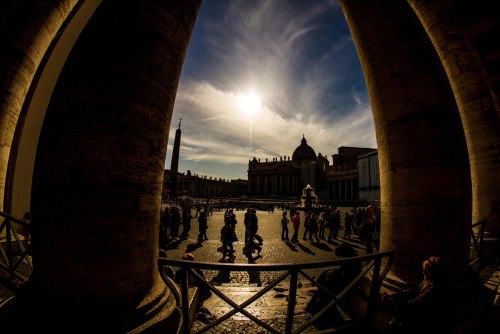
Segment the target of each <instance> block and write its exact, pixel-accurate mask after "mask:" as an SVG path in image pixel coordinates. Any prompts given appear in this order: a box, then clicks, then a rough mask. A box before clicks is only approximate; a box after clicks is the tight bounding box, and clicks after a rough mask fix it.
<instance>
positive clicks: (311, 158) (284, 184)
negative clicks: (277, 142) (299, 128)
mask: <svg viewBox="0 0 500 334" xmlns="http://www.w3.org/2000/svg"><path fill="white" fill-rule="evenodd" d="M328 165H329V162H328V159H327V158H326V157H325V156H323V155H321V153H319V154H318V155H316V152H314V149H313V148H312V147H311V146H309V145H308V144H307V140H306V138H305V137H304V136H303V137H302V140H301V143H300V145H299V146H298V147H297V148H296V149H295V150H294V152H293V154H292V157H291V158H290V156H283V157H276V158H272V160H271V161H269V160H268V159H266V160H265V161H261V160H260V159H257V158H255V157H254V158H253V159H252V160H250V161H249V162H248V195H249V196H264V197H268V196H273V197H276V196H277V197H294V198H298V197H299V196H300V195H302V190H303V189H304V187H305V186H306V185H307V184H310V185H311V186H312V187H313V188H315V189H316V191H317V192H318V191H321V189H323V188H324V189H326V188H325V187H326V178H325V170H326V168H327V167H328Z"/></svg>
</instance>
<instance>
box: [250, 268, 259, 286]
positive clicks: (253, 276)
mask: <svg viewBox="0 0 500 334" xmlns="http://www.w3.org/2000/svg"><path fill="white" fill-rule="evenodd" d="M247 273H248V283H250V284H257V286H262V281H261V279H260V271H255V270H253V271H247Z"/></svg>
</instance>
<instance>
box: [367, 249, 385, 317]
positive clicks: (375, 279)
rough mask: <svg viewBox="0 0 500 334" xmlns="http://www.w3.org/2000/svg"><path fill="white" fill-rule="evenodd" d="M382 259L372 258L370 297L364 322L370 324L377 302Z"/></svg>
mask: <svg viewBox="0 0 500 334" xmlns="http://www.w3.org/2000/svg"><path fill="white" fill-rule="evenodd" d="M381 261H382V259H381V258H380V257H375V258H373V275H372V284H371V286H370V297H369V298H368V306H367V309H366V315H365V317H366V320H367V321H369V322H371V321H372V320H373V315H374V311H375V304H376V303H377V300H378V292H379V287H380V282H379V281H380V265H381Z"/></svg>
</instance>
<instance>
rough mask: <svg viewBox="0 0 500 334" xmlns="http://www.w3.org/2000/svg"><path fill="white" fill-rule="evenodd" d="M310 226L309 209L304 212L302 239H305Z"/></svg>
mask: <svg viewBox="0 0 500 334" xmlns="http://www.w3.org/2000/svg"><path fill="white" fill-rule="evenodd" d="M310 227H311V211H307V212H306V216H305V217H304V236H303V238H302V239H304V240H307V234H308V233H309V228H310Z"/></svg>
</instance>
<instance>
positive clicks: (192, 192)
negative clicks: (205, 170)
mask: <svg viewBox="0 0 500 334" xmlns="http://www.w3.org/2000/svg"><path fill="white" fill-rule="evenodd" d="M172 179H173V178H172V177H171V171H170V170H168V169H166V170H165V171H164V189H167V184H166V182H168V180H172ZM175 179H176V180H177V185H176V189H177V197H182V196H189V197H240V196H243V195H246V194H247V180H241V179H238V180H226V179H217V178H212V177H208V176H199V175H193V174H191V171H190V170H188V171H187V173H177V176H176V178H175ZM164 198H168V194H167V193H166V192H165V194H164Z"/></svg>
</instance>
